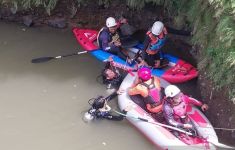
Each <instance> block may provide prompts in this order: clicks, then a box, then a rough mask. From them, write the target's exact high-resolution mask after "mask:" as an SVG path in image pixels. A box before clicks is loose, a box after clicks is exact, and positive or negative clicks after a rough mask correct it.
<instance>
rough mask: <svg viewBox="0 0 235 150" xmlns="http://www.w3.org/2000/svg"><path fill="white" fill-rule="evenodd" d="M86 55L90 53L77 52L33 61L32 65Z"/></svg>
mask: <svg viewBox="0 0 235 150" xmlns="http://www.w3.org/2000/svg"><path fill="white" fill-rule="evenodd" d="M85 53H88V51H81V52H77V53H72V54H67V55H61V56H55V57H40V58H35V59H32V60H31V63H43V62H48V61H50V60H53V59H61V58H64V57H69V56H74V55H80V54H85Z"/></svg>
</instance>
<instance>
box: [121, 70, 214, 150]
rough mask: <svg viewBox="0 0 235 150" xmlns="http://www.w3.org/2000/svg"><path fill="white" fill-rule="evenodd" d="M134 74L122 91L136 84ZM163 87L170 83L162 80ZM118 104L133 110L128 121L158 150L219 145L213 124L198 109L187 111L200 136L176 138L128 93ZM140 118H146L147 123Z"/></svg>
mask: <svg viewBox="0 0 235 150" xmlns="http://www.w3.org/2000/svg"><path fill="white" fill-rule="evenodd" d="M134 74H135V75H134V76H133V75H131V74H128V75H127V76H126V77H125V79H124V80H123V82H122V84H121V86H120V89H124V90H126V91H127V89H128V88H129V87H130V86H131V85H132V83H133V82H134V79H135V77H136V73H134ZM161 85H162V86H163V88H164V87H166V86H167V85H169V83H168V82H166V81H165V80H163V79H161ZM140 100H142V99H140ZM118 104H119V107H120V109H121V110H123V109H124V108H126V107H127V106H128V107H131V108H132V109H131V110H130V111H128V112H127V118H126V119H127V120H128V121H129V122H130V123H131V124H132V125H133V126H135V127H136V128H137V129H138V130H139V131H140V132H141V133H142V134H144V135H145V137H147V138H148V139H149V140H150V141H151V142H152V143H153V144H154V145H155V146H156V147H157V148H158V149H167V150H168V149H169V150H170V149H178V150H180V149H204V150H205V149H216V148H215V146H214V145H213V144H211V143H218V137H217V135H216V133H215V131H214V129H213V127H212V125H211V123H210V122H209V121H208V119H207V118H206V117H205V116H204V115H203V113H202V112H201V111H199V110H198V109H197V108H196V107H192V106H189V108H187V109H188V111H189V118H190V119H191V121H192V123H193V124H194V126H195V127H196V130H197V133H198V136H196V137H195V136H188V135H186V134H184V133H183V135H184V136H182V135H181V136H180V137H176V136H175V135H174V134H173V133H172V132H171V131H173V130H172V129H170V130H171V131H170V130H169V128H166V127H163V126H162V125H166V124H163V123H162V124H160V125H158V124H159V122H158V121H157V120H156V119H154V118H153V117H152V116H151V115H150V114H149V113H147V112H146V111H145V110H144V109H142V108H141V107H140V106H139V105H137V103H135V102H133V100H132V99H131V98H130V97H129V95H128V94H127V92H125V93H123V94H121V95H119V96H118ZM128 116H131V117H128ZM132 116H135V117H132ZM136 118H137V119H136ZM138 118H144V119H145V121H143V120H141V119H138ZM146 120H147V122H146ZM168 126H169V125H168ZM170 127H172V126H170ZM173 128H175V127H173ZM176 129H178V128H176ZM208 141H210V142H208Z"/></svg>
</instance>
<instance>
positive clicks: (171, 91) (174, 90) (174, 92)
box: [165, 85, 180, 97]
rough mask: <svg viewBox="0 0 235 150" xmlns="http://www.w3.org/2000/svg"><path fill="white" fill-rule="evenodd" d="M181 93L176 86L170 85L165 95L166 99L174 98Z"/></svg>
mask: <svg viewBox="0 0 235 150" xmlns="http://www.w3.org/2000/svg"><path fill="white" fill-rule="evenodd" d="M179 93H180V89H179V88H178V87H177V86H175V85H168V86H167V87H166V88H165V95H166V97H174V96H176V95H177V94H179Z"/></svg>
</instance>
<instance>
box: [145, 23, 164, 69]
mask: <svg viewBox="0 0 235 150" xmlns="http://www.w3.org/2000/svg"><path fill="white" fill-rule="evenodd" d="M166 35H167V30H166V28H165V27H164V25H163V23H162V22H161V21H156V22H155V23H154V24H153V26H152V28H151V29H150V30H149V31H148V32H147V33H146V37H145V41H144V48H143V50H142V59H143V62H142V63H144V64H145V65H148V66H150V67H153V68H162V67H165V66H167V65H168V60H166V59H163V56H161V55H163V54H162V50H161V49H162V47H163V46H164V45H165V41H166Z"/></svg>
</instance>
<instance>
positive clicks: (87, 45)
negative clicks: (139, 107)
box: [73, 28, 198, 83]
mask: <svg viewBox="0 0 235 150" xmlns="http://www.w3.org/2000/svg"><path fill="white" fill-rule="evenodd" d="M73 33H74V35H75V37H76V39H77V41H78V43H79V44H80V45H81V46H82V47H83V48H84V49H85V50H87V51H89V52H90V53H91V54H92V55H93V56H95V57H96V58H97V59H98V60H101V61H104V60H107V59H108V58H109V57H110V56H113V59H114V61H115V62H116V63H119V64H122V65H126V66H128V67H131V68H134V66H135V64H133V65H129V64H127V63H126V61H125V60H122V59H121V58H119V57H118V56H116V55H113V54H111V53H109V52H107V51H104V50H102V49H99V48H98V46H97V44H96V41H97V35H98V31H96V30H90V29H80V28H74V29H73ZM142 47H143V45H142V44H137V45H136V46H134V47H132V48H130V49H129V50H130V51H132V52H134V53H135V52H137V51H138V50H139V49H142ZM164 58H166V59H168V60H169V66H168V67H166V68H164V69H152V74H153V75H155V76H158V77H161V78H163V79H165V80H167V81H168V82H171V83H182V82H186V81H189V80H191V79H193V78H196V77H197V76H198V71H197V69H196V68H195V67H194V66H192V65H191V64H189V63H187V62H185V61H184V60H182V59H179V58H177V57H175V56H172V55H170V54H164Z"/></svg>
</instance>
